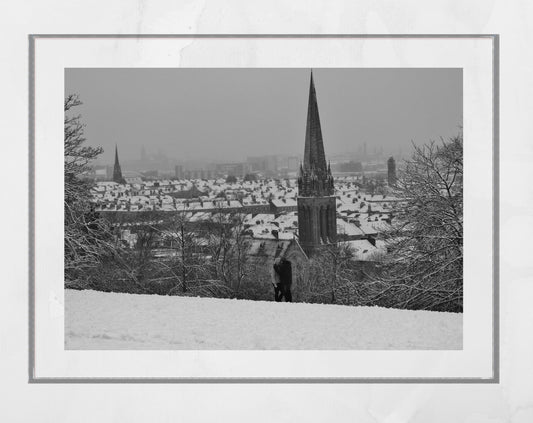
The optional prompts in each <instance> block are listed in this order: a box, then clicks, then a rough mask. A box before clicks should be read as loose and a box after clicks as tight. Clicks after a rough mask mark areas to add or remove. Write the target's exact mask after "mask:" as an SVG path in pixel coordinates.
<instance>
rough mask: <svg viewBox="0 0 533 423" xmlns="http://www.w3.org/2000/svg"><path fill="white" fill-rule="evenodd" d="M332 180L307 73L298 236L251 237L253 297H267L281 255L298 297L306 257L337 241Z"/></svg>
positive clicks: (305, 278) (303, 281) (304, 278)
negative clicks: (305, 122) (255, 295)
mask: <svg viewBox="0 0 533 423" xmlns="http://www.w3.org/2000/svg"><path fill="white" fill-rule="evenodd" d="M336 213H337V212H336V197H335V187H334V180H333V176H332V174H331V168H330V166H329V164H328V163H327V162H326V156H325V152H324V143H323V139H322V129H321V126H320V116H319V113H318V102H317V95H316V89H315V83H314V80H313V73H312V72H311V79H310V85H309V102H308V108H307V125H306V132H305V147H304V161H303V163H302V164H301V165H300V174H299V177H298V237H297V238H295V239H292V240H278V239H252V240H251V243H250V244H251V245H250V247H249V249H248V254H247V256H248V266H249V267H250V275H251V276H250V282H252V279H254V281H253V283H254V284H255V285H256V289H257V297H256V299H271V297H272V295H273V294H272V293H273V290H272V283H271V269H272V267H273V264H274V260H275V259H276V258H278V257H280V256H284V257H285V258H286V259H287V260H289V261H290V262H291V267H292V272H293V274H292V294H293V299H294V301H300V300H301V299H302V295H303V291H304V289H306V288H305V285H306V284H307V283H308V279H309V278H308V275H307V274H306V272H307V271H308V268H309V266H308V264H309V259H312V258H313V256H315V255H317V254H319V252H320V248H321V247H323V246H325V245H330V244H334V243H335V242H336V240H337V214H336Z"/></svg>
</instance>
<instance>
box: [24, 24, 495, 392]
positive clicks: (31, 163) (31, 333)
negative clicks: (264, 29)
mask: <svg viewBox="0 0 533 423" xmlns="http://www.w3.org/2000/svg"><path fill="white" fill-rule="evenodd" d="M51 38H214V39H216V38H316V39H321V38H459V39H467V38H488V39H491V40H492V72H493V73H492V78H493V79H492V83H493V85H492V129H493V140H492V148H493V151H492V152H493V163H492V165H493V180H492V188H493V215H492V216H493V227H492V241H493V262H492V270H493V275H492V289H493V304H492V312H493V314H492V322H493V327H492V344H493V350H492V377H491V378H473V377H468V378H457V377H455V378H434V377H432V378H357V377H342V378H327V377H310V378H303V377H296V378H283V377H273V378H268V377H252V378H243V377H240V378H239V377H235V378H213V377H198V378H190V377H189V378H179V377H174V378H140V377H134V378H112V377H109V378H107V377H94V378H78V377H73V378H66V377H57V378H55V377H36V376H35V41H36V40H37V39H51ZM28 41H29V50H28V95H29V97H28V116H29V121H28V138H29V155H28V167H29V178H28V179H29V187H28V188H29V190H28V205H29V213H28V214H29V222H28V226H29V233H28V244H29V256H28V265H29V268H28V291H29V292H28V383H45V384H56V383H98V384H100V383H113V384H115V383H133V384H138V383H151V384H160V383H184V384H197V383H213V384H220V383H226V384H235V383H250V384H263V383H265V384H266V383H269V384H279V383H291V384H317V383H320V384H322V383H332V384H360V383H369V384H383V383H395V384H396V383H405V384H412V383H431V384H436V383H439V384H440V383H442V384H456V383H457V384H494V383H499V381H500V309H499V305H500V277H499V220H500V216H499V214H500V212H499V202H500V187H499V144H500V135H499V131H500V119H499V115H500V110H499V97H500V75H499V68H500V36H499V34H322V35H315V34H29V35H28Z"/></svg>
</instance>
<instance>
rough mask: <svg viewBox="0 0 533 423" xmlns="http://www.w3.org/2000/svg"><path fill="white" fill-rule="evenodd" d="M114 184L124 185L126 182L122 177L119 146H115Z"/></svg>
mask: <svg viewBox="0 0 533 423" xmlns="http://www.w3.org/2000/svg"><path fill="white" fill-rule="evenodd" d="M113 182H116V183H118V184H123V183H125V182H126V181H125V180H124V178H123V177H122V170H121V169H120V163H119V161H118V146H117V145H116V144H115V166H114V168H113Z"/></svg>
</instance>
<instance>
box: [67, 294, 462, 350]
mask: <svg viewBox="0 0 533 423" xmlns="http://www.w3.org/2000/svg"><path fill="white" fill-rule="evenodd" d="M462 326H463V317H462V315H461V314H455V313H439V312H430V311H408V310H394V309H386V308H379V307H348V306H338V305H323V304H303V303H275V302H268V301H246V300H227V299H215V298H194V297H169V296H158V295H132V294H117V293H106V292H97V291H74V290H66V291H65V348H66V349H98V350H111V349H113V350H123V349H145V350H153V349H165V350H175V349H178V350H179V349H194V350H204V349H213V350H216V349H259V350H262V349H284V350H295V349H321V350H328V349H330V350H338V349H376V350H378V349H379V350H386V349H461V348H462Z"/></svg>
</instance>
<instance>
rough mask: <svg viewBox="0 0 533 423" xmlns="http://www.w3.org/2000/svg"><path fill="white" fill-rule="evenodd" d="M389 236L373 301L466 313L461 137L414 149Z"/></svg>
mask: <svg viewBox="0 0 533 423" xmlns="http://www.w3.org/2000/svg"><path fill="white" fill-rule="evenodd" d="M395 195H396V196H398V197H400V198H401V199H403V201H402V202H400V203H399V204H398V206H396V207H395V210H394V213H395V218H394V220H393V223H392V225H391V227H390V230H389V231H388V232H386V234H385V235H386V241H387V246H388V250H389V254H388V255H387V259H386V260H385V261H384V262H383V263H382V266H381V268H380V273H379V275H377V277H376V281H375V282H376V283H375V284H374V285H373V288H374V296H373V298H372V302H374V303H377V304H380V305H387V306H393V307H399V308H410V309H430V310H442V311H456V312H458V311H462V309H463V135H462V133H459V135H457V136H455V137H453V138H451V139H449V140H447V141H443V142H442V143H439V144H437V143H435V142H431V143H429V144H427V145H423V146H420V147H417V146H415V147H414V154H413V156H412V157H411V159H409V160H407V161H406V162H405V163H404V168H403V170H401V172H400V175H399V178H398V181H397V186H396V189H395Z"/></svg>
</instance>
